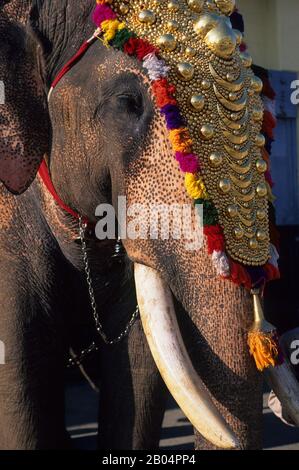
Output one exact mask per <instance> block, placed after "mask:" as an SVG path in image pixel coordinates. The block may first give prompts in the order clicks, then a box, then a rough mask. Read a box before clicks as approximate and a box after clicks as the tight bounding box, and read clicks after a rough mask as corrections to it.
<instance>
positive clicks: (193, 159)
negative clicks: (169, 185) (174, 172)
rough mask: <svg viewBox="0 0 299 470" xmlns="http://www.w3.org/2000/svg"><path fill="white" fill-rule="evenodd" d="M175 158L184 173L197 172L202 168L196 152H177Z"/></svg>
mask: <svg viewBox="0 0 299 470" xmlns="http://www.w3.org/2000/svg"><path fill="white" fill-rule="evenodd" d="M175 158H176V159H177V161H178V162H179V164H180V168H181V170H182V171H183V172H184V173H197V172H198V171H199V169H200V167H199V163H198V158H197V156H196V155H194V153H182V152H176V154H175Z"/></svg>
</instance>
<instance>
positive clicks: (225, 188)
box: [219, 178, 232, 194]
mask: <svg viewBox="0 0 299 470" xmlns="http://www.w3.org/2000/svg"><path fill="white" fill-rule="evenodd" d="M219 188H220V189H221V191H222V192H223V193H225V194H226V193H229V192H230V190H231V188H232V184H231V182H230V180H229V179H228V178H223V179H222V180H220V182H219Z"/></svg>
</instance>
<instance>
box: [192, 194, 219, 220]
mask: <svg viewBox="0 0 299 470" xmlns="http://www.w3.org/2000/svg"><path fill="white" fill-rule="evenodd" d="M200 204H202V205H203V224H204V225H217V224H218V222H219V217H218V211H217V209H216V207H215V206H214V204H213V202H212V201H209V200H207V199H196V201H195V205H200Z"/></svg>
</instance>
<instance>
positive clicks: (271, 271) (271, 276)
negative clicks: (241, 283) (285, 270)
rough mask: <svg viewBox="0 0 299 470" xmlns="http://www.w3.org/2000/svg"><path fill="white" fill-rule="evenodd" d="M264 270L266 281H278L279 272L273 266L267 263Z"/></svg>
mask: <svg viewBox="0 0 299 470" xmlns="http://www.w3.org/2000/svg"><path fill="white" fill-rule="evenodd" d="M264 270H265V272H266V274H267V279H268V281H275V280H276V279H280V272H279V269H277V268H276V267H275V266H273V264H270V263H267V264H266V265H265V266H264Z"/></svg>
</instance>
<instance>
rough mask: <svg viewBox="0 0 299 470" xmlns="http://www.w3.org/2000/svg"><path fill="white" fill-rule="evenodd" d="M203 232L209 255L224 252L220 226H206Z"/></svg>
mask: <svg viewBox="0 0 299 470" xmlns="http://www.w3.org/2000/svg"><path fill="white" fill-rule="evenodd" d="M203 231H204V234H205V236H206V237H207V243H208V253H209V255H211V254H213V252H214V251H225V240H224V235H223V230H222V228H221V227H220V225H206V226H205V227H204V229H203Z"/></svg>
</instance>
